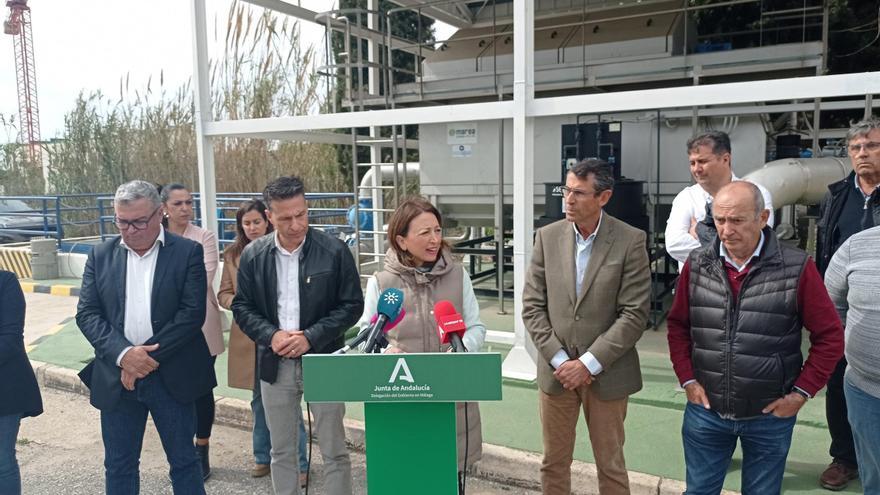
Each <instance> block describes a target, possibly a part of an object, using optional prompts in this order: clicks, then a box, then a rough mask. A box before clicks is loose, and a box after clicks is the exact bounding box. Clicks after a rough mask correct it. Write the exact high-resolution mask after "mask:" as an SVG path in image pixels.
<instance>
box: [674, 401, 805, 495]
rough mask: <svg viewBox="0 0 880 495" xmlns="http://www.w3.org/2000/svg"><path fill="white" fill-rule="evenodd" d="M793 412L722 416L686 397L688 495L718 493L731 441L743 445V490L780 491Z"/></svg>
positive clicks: (754, 493)
mask: <svg viewBox="0 0 880 495" xmlns="http://www.w3.org/2000/svg"><path fill="white" fill-rule="evenodd" d="M795 420H796V416H792V417H790V418H777V417H776V416H773V415H772V414H766V415H764V416H759V417H757V418H750V419H741V420H737V419H724V418H722V417H721V416H719V415H718V414H717V413H715V412H714V411H711V410H707V409H704V408H703V406H698V405H696V404H692V403H690V402H688V404H687V407H686V408H685V410H684V422H683V424H682V427H681V435H682V439H683V442H684V462H685V466H686V468H687V491H686V492H685V493H686V494H687V495H703V494H706V495H708V494H712V495H717V494H718V493H720V492H721V488H722V485H723V484H724V476H725V475H726V474H727V468H728V467H729V466H730V460H731V458H732V457H733V451H734V450H735V449H736V441H737V439H739V441H740V443H741V444H742V452H743V461H742V493H743V495H767V494H771V493H780V492H781V491H782V477H783V475H784V474H785V459H786V457H788V449H789V447H791V434H792V431H793V430H794V423H795Z"/></svg>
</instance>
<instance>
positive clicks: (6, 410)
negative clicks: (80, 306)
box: [0, 270, 43, 417]
mask: <svg viewBox="0 0 880 495" xmlns="http://www.w3.org/2000/svg"><path fill="white" fill-rule="evenodd" d="M24 309H25V303H24V294H23V293H22V292H21V286H20V285H19V284H18V279H16V278H15V275H13V274H12V273H10V272H7V271H2V270H0V416H8V415H12V414H20V415H21V416H22V417H25V416H37V415H39V414H40V413H42V412H43V400H42V398H41V397H40V388H39V387H38V386H37V378H36V377H35V376H34V369H33V368H31V363H30V361H28V357H27V353H25V351H24Z"/></svg>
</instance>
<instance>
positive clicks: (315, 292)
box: [232, 228, 364, 383]
mask: <svg viewBox="0 0 880 495" xmlns="http://www.w3.org/2000/svg"><path fill="white" fill-rule="evenodd" d="M304 242H305V244H304V245H303V249H302V251H301V252H300V255H299V298H300V314H299V321H300V329H301V330H302V331H303V333H304V334H305V336H306V338H307V339H308V341H309V344H311V347H312V348H311V350H310V351H309V352H310V353H318V354H326V353H330V352H333V351H334V350H336V349H338V348H340V347H342V346H343V345H344V334H345V331H346V330H348V329H349V328H350V327H351V326H352V325H354V323H355V322H357V320H358V318H360V316H361V313H363V310H364V294H363V291H362V290H361V284H360V278H359V276H358V271H357V267H356V266H355V263H354V258H353V257H352V255H351V252H350V251H349V250H348V247H347V246H346V245H345V244H344V243H343V242H342V241H340V240H339V239H336V238H334V237H332V236H330V235H329V234H327V233H325V232H323V231H320V230H317V229H314V228H309V230H308V233H307V234H306V238H305V241H304ZM276 249H277V248H276V246H275V236H274V235H267V236H263V237H261V238H260V239H257V240H255V241H253V242H251V243H250V244H249V245H248V246H247V248H246V249H245V250H244V252H243V253H242V255H241V261H240V265H239V268H238V287H237V290H236V293H235V298H234V299H233V300H232V314H233V316H234V317H235V322H236V323H238V326H239V327H240V328H241V330H242V331H243V332H244V333H245V334H246V335H247V336H248V337H250V338H251V339H252V340H253V341H254V342H256V343H257V348H258V352H257V356H258V359H259V370H260V379H261V380H263V381H266V382H269V383H273V382H274V381H275V378H276V375H277V373H278V361H279V359H280V358H279V357H278V356H277V355H276V354H275V353H274V352H272V346H271V343H272V336H273V335H274V334H275V332H277V331H278V330H279V328H278V326H279V323H278V281H277V273H276V271H275V251H276Z"/></svg>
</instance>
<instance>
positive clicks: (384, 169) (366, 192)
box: [357, 162, 419, 210]
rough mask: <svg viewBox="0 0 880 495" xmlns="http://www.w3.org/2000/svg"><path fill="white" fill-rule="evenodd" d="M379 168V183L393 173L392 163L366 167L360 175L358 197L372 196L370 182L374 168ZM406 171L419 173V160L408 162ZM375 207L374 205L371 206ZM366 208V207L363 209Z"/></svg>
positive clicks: (374, 172)
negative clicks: (361, 175) (364, 171)
mask: <svg viewBox="0 0 880 495" xmlns="http://www.w3.org/2000/svg"><path fill="white" fill-rule="evenodd" d="M377 169H378V170H379V174H380V177H379V180H378V181H377V182H378V183H379V184H381V183H382V182H383V181H384V180H385V179H387V178H388V177H391V176H392V175H393V174H394V165H377V166H375V167H370V168H369V169H367V171H366V173H364V176H363V177H361V181H360V187H358V188H357V189H358V191H359V192H358V199H365V198H370V197H372V193H371V192H370V191H372V189H371V188H372V187H373V186H371V185H370V184H371V183H372V182H373V177H374V176H375V175H376V170H377ZM406 171H407V173H410V174H417V173H419V162H409V163H407V164H406ZM373 209H375V205H374V206H373ZM364 210H366V209H364Z"/></svg>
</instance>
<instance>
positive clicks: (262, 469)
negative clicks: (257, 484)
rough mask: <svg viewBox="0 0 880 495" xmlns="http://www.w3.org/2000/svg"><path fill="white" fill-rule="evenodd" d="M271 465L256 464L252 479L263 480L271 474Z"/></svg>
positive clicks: (252, 471) (252, 469)
mask: <svg viewBox="0 0 880 495" xmlns="http://www.w3.org/2000/svg"><path fill="white" fill-rule="evenodd" d="M269 471H271V470H270V469H269V465H268V464H254V467H252V468H251V477H253V478H262V477H263V476H266V475H267V474H269Z"/></svg>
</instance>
